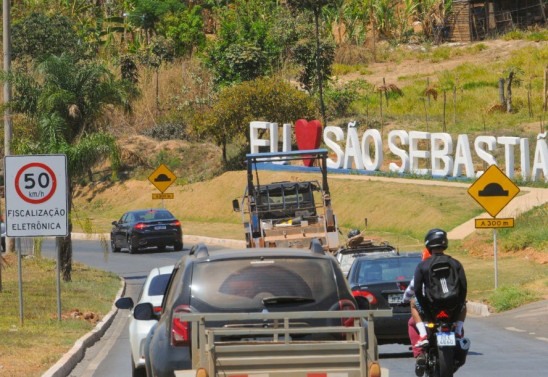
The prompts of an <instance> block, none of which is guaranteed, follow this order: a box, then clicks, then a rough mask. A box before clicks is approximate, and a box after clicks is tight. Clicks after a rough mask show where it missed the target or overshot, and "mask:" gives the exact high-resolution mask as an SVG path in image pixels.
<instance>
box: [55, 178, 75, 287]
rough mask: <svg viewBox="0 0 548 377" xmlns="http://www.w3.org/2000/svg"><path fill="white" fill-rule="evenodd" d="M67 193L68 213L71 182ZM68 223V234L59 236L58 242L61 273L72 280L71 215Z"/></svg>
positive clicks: (70, 204) (69, 210)
mask: <svg viewBox="0 0 548 377" xmlns="http://www.w3.org/2000/svg"><path fill="white" fill-rule="evenodd" d="M68 186H69V187H68V192H67V195H68V197H69V201H68V205H67V213H68V214H70V213H71V210H72V186H71V184H70V183H69V185H68ZM68 221H69V223H68V236H66V237H59V242H58V243H57V247H58V250H57V252H58V253H59V257H60V258H59V259H60V260H61V274H62V275H63V281H66V282H69V281H72V237H71V235H70V234H71V232H72V220H71V218H70V216H69V220H68Z"/></svg>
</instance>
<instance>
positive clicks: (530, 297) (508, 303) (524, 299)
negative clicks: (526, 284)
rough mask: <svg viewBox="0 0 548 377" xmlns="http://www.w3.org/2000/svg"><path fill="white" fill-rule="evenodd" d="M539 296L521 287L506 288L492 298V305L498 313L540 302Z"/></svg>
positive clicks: (501, 288) (500, 289)
mask: <svg viewBox="0 0 548 377" xmlns="http://www.w3.org/2000/svg"><path fill="white" fill-rule="evenodd" d="M539 298H540V297H539V294H538V293H537V292H533V291H531V290H530V289H524V288H523V287H520V286H504V287H500V288H499V289H497V290H496V291H495V292H494V293H493V294H492V295H491V296H490V300H489V301H490V302H491V305H492V306H493V307H494V308H495V309H496V310H497V311H498V312H501V311H505V310H510V309H514V308H517V307H519V306H522V305H524V304H528V303H530V302H533V301H536V300H538V299H539Z"/></svg>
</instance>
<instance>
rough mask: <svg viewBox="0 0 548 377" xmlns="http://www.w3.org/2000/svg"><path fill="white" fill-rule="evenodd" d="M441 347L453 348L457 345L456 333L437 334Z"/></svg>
mask: <svg viewBox="0 0 548 377" xmlns="http://www.w3.org/2000/svg"><path fill="white" fill-rule="evenodd" d="M436 337H437V340H438V346H439V347H451V346H455V345H456V341H455V333H454V332H439V333H437V334H436Z"/></svg>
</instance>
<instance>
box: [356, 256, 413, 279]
mask: <svg viewBox="0 0 548 377" xmlns="http://www.w3.org/2000/svg"><path fill="white" fill-rule="evenodd" d="M420 261H421V259H420V257H417V258H414V257H413V258H379V259H365V258H364V259H361V260H360V261H359V264H358V271H357V276H358V283H359V284H368V283H379V282H388V281H409V280H411V279H413V275H414V274H415V268H416V267H417V264H419V262H420Z"/></svg>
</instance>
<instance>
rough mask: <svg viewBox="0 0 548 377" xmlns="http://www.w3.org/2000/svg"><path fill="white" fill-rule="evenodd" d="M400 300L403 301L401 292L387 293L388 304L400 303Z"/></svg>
mask: <svg viewBox="0 0 548 377" xmlns="http://www.w3.org/2000/svg"><path fill="white" fill-rule="evenodd" d="M402 302H403V294H402V293H398V294H393V295H388V303H389V304H401V303H402Z"/></svg>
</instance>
